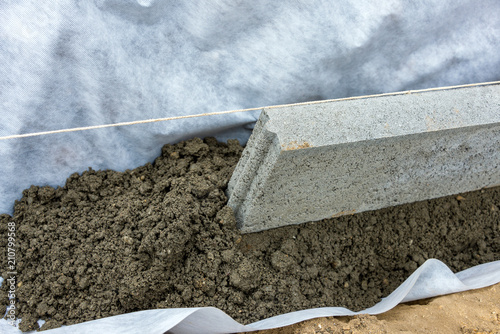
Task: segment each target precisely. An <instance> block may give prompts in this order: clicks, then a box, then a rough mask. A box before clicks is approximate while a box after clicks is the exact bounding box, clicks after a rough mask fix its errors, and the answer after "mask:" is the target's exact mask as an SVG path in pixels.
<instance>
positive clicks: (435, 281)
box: [0, 259, 500, 334]
mask: <svg viewBox="0 0 500 334" xmlns="http://www.w3.org/2000/svg"><path fill="white" fill-rule="evenodd" d="M498 282H500V261H495V262H490V263H486V264H482V265H479V266H476V267H472V268H469V269H467V270H464V271H461V272H459V273H456V274H454V273H453V272H452V271H451V270H450V269H449V268H448V267H447V266H446V265H445V264H444V263H442V262H441V261H439V260H435V259H430V260H427V261H426V262H425V263H424V264H423V265H421V266H420V267H419V268H418V269H417V270H416V271H415V272H414V273H413V274H412V275H411V276H410V277H409V278H408V279H407V280H406V281H405V282H404V283H403V284H401V285H400V286H399V288H397V289H396V290H395V291H394V292H393V293H392V294H390V295H389V296H388V297H386V298H384V299H382V301H381V302H379V303H378V304H376V305H375V306H373V307H370V308H368V309H365V310H363V311H359V312H352V311H350V310H348V309H346V308H342V307H322V308H316V309H309V310H303V311H297V312H292V313H287V314H282V315H278V316H275V317H272V318H268V319H265V320H261V321H258V322H254V323H252V324H249V325H246V326H244V325H242V324H240V323H238V322H236V321H234V320H233V319H232V318H231V317H229V316H228V315H226V314H225V313H224V312H222V311H221V310H219V309H217V308H213V307H201V308H184V309H158V310H149V311H140V312H134V313H128V314H123V315H118V316H114V317H109V318H103V319H99V320H94V321H89V322H85V323H82V324H77V325H72V326H65V327H61V328H57V329H53V330H48V331H46V332H44V333H47V334H48V333H50V334H52V333H53V334H95V333H122V334H126V333H130V334H133V333H148V334H155V333H157V334H163V333H166V332H168V333H172V334H192V333H200V334H216V333H235V332H250V331H255V330H261V329H271V328H277V327H283V326H287V325H291V324H294V323H297V322H300V321H304V320H308V319H313V318H318V317H330V316H345V315H355V314H361V313H367V314H380V313H383V312H386V311H388V310H390V309H392V308H393V307H394V306H396V305H397V304H399V303H404V302H409V301H413V300H417V299H424V298H430V297H434V296H438V295H443V294H449V293H454V292H460V291H465V290H470V289H477V288H482V287H486V286H489V285H492V284H495V283H498ZM0 333H2V334H20V333H21V331H19V330H18V329H17V328H15V327H12V326H10V325H9V324H8V323H7V321H5V320H0ZM30 333H35V332H30Z"/></svg>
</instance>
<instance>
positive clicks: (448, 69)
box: [0, 0, 500, 213]
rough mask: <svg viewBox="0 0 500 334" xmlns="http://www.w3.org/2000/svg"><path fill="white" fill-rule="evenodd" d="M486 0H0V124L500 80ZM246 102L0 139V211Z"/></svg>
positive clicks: (492, 14)
mask: <svg viewBox="0 0 500 334" xmlns="http://www.w3.org/2000/svg"><path fill="white" fill-rule="evenodd" d="M499 16H500V2H499V1H496V0H481V1H480V2H477V1H475V0H433V1H431V0H413V1H403V0H400V1H399V0H387V1H359V0H341V1H329V0H311V1H293V2H292V1H264V0H256V1H235V0H190V1H169V0H138V1H133V0H89V1H77V0H58V1H49V2H47V1H44V2H40V1H37V0H3V1H1V2H0V119H1V122H0V137H2V136H8V135H15V134H23V133H31V132H38V131H48V130H58V129H66V128H74V127H84V126H91V125H100V124H109V123H117V122H127V121H135V120H143V119H152V118H161V117H169V116H175V115H188V114H199V113H205V112H213V111H222V110H233V109H243V108H250V107H261V106H267V105H277V104H284V103H294V102H301V101H308V100H319V99H331V98H337V97H347V96H355V95H366V94H373V93H382V92H393V91H400V90H408V89H420V88H430V87H438V86H446V85H457V84H465V83H475V82H484V81H495V80H500V71H499V68H500V52H498V51H499V45H500V20H499V19H498V17H499ZM257 117H258V112H257V111H255V112H247V113H238V114H231V115H226V116H214V117H204V118H196V119H190V120H182V121H169V122H162V123H155V124H150V125H134V126H125V127H118V128H112V129H104V130H92V131H84V132H77V133H68V134H60V135H46V136H42V137H35V138H25V139H9V140H0V166H1V170H0V213H2V212H6V213H12V210H13V201H14V200H15V199H19V198H20V197H21V196H22V194H21V191H22V190H23V189H26V188H28V187H29V186H30V185H32V184H36V185H51V186H57V185H63V184H64V181H65V179H66V178H67V177H68V176H69V175H70V174H71V173H73V172H76V171H77V172H82V171H84V170H86V169H87V168H88V167H92V168H94V169H96V170H97V169H104V168H111V169H115V170H121V171H122V170H125V169H127V168H134V167H137V166H139V165H142V164H145V163H146V162H147V161H152V160H153V159H154V158H155V157H156V156H158V155H159V153H160V148H161V146H162V145H163V144H165V143H173V142H177V141H179V140H182V139H187V138H191V137H193V136H201V137H204V136H207V135H215V136H217V137H218V138H219V139H221V140H225V139H228V138H239V139H240V140H241V141H242V142H243V143H244V142H245V141H246V140H247V138H248V136H249V135H250V130H251V128H252V125H253V122H254V121H255V120H256V119H257Z"/></svg>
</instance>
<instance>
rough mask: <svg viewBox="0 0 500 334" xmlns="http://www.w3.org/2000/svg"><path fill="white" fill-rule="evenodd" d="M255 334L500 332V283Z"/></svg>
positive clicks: (451, 333) (492, 333)
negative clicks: (375, 311)
mask: <svg viewBox="0 0 500 334" xmlns="http://www.w3.org/2000/svg"><path fill="white" fill-rule="evenodd" d="M256 333H257V334H327V333H328V334H341V333H342V334H347V333H349V334H362V333H372V334H382V333H401V334H403V333H408V334H409V333H412V334H419V333H422V334H424V333H442V334H448V333H449V334H456V333H462V334H487V333H488V334H498V333H500V284H496V285H493V286H490V287H487V288H484V289H478V290H472V291H466V292H461V293H456V294H452V295H447V296H440V297H437V298H432V299H426V300H422V301H418V302H414V303H410V304H402V305H398V306H397V307H395V308H394V309H392V310H390V311H388V312H386V313H383V314H380V315H377V316H371V315H361V316H356V317H337V318H333V317H332V318H318V319H313V320H309V321H305V322H302V323H299V324H296V325H292V326H288V327H283V328H279V329H274V330H268V331H259V332H256Z"/></svg>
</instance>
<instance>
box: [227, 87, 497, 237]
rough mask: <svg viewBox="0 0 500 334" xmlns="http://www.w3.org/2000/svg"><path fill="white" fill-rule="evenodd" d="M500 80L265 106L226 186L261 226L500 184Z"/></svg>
mask: <svg viewBox="0 0 500 334" xmlns="http://www.w3.org/2000/svg"><path fill="white" fill-rule="evenodd" d="M499 165H500V85H499V84H498V83H493V84H482V85H476V86H469V87H465V86H464V87H459V88H456V87H455V88H442V89H431V90H424V91H416V92H404V93H395V94H390V95H384V96H373V97H361V98H353V99H344V100H332V101H324V102H316V103H304V104H297V105H289V106H278V107H270V108H264V109H263V110H262V113H261V116H260V119H259V121H258V122H257V125H256V127H255V129H254V132H253V134H252V136H251V138H250V140H249V142H248V145H247V147H246V149H245V151H244V152H243V155H242V158H241V159H240V161H239V163H238V165H237V167H236V169H235V171H234V173H233V176H232V178H231V180H230V182H229V185H228V189H227V193H228V195H229V204H228V205H229V206H230V207H232V208H233V210H234V211H235V214H236V218H237V221H238V226H239V228H240V230H241V231H242V232H256V231H261V230H266V229H270V228H275V227H279V226H284V225H289V224H298V223H303V222H307V221H314V220H320V219H323V218H328V217H336V216H341V215H346V214H354V213H357V212H362V211H367V210H375V209H380V208H384V207H388V206H393V205H398V204H403V203H411V202H415V201H420V200H425V199H431V198H436V197H441V196H446V195H451V194H457V193H460V192H466V191H471V190H476V189H480V188H483V187H490V186H494V185H498V184H500V167H499Z"/></svg>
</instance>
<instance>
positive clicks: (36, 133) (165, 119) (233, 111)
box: [0, 81, 500, 140]
mask: <svg viewBox="0 0 500 334" xmlns="http://www.w3.org/2000/svg"><path fill="white" fill-rule="evenodd" d="M498 84H500V81H491V82H482V83H474V84H467V85H458V86H448V87H437V88H426V89H419V90H407V91H402V92H394V93H383V94H374V95H363V96H354V97H345V98H339V99H333V100H321V101H312V102H301V103H293V104H284V105H277V106H269V107H259V108H249V109H237V110H229V111H217V112H210V113H204V114H195V115H185V116H173V117H165V118H154V119H145V120H139V121H131V122H120V123H113V124H102V125H92V126H85V127H78V128H70V129H61V130H53V131H42V132H33V133H25V134H17V135H9V136H3V137H0V140H7V139H18V138H27V137H35V136H44V135H50V134H56V133H65V132H76V131H86V130H94V129H102V128H110V127H115V126H126V125H135V124H146V123H155V122H164V121H173V120H178V119H186V118H195V117H205V116H216V115H225V114H233V113H238V112H247V111H255V110H259V109H272V108H283V107H291V106H298V105H306V104H318V103H326V102H335V101H349V100H359V99H367V98H373V97H381V96H394V95H403V94H415V93H422V92H430V91H437V90H449V89H457V88H466V87H476V86H487V85H498Z"/></svg>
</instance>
